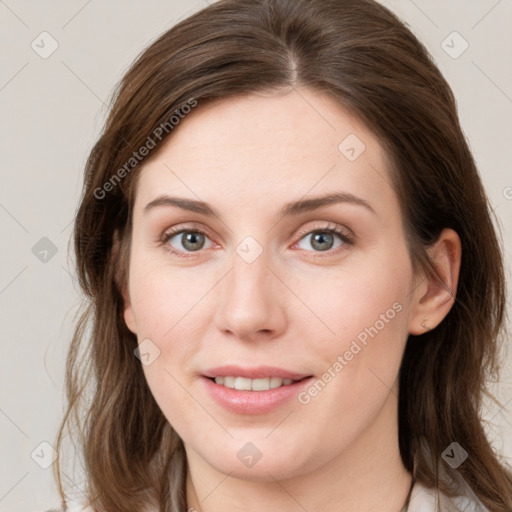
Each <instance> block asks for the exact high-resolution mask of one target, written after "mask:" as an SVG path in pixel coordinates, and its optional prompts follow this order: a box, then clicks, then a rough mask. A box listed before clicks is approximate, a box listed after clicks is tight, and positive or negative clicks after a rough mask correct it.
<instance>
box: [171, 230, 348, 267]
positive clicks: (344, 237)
mask: <svg viewBox="0 0 512 512" xmlns="http://www.w3.org/2000/svg"><path fill="white" fill-rule="evenodd" d="M181 233H200V234H202V235H205V236H208V233H206V232H205V231H203V230H202V229H198V228H183V227H177V228H171V229H170V230H169V231H166V232H165V233H164V235H163V237H162V240H161V243H162V244H163V245H165V248H166V250H167V251H169V252H170V253H171V254H173V255H175V256H178V257H179V258H184V259H189V258H193V257H195V256H196V254H195V253H198V252H200V250H199V251H194V252H191V253H182V252H181V251H176V250H174V249H173V248H171V246H170V245H169V244H168V242H169V240H171V238H173V237H174V236H176V235H178V234H181ZM313 233H331V234H333V235H338V236H339V237H340V239H341V240H342V242H343V245H342V246H341V247H337V248H336V249H329V250H328V251H307V252H313V253H314V252H317V253H321V252H326V253H327V256H323V255H321V254H317V255H314V256H313V258H325V257H328V256H332V255H333V252H334V254H337V253H338V252H339V249H341V250H344V249H347V248H349V247H350V246H351V245H353V244H354V239H353V238H352V236H349V235H348V234H347V233H346V232H343V231H341V230H340V229H338V228H336V227H332V225H330V224H329V225H322V226H315V227H314V228H313V229H311V228H310V229H308V230H305V231H302V232H300V233H299V235H298V236H299V240H298V242H300V241H301V240H302V239H303V238H304V237H305V236H306V235H311V234H313ZM208 238H209V237H208ZM298 242H296V243H298Z"/></svg>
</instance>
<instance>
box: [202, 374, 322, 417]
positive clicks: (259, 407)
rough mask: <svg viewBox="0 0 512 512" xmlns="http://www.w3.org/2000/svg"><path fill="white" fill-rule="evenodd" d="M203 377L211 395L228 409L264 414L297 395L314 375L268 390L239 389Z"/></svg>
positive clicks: (244, 412) (237, 411)
mask: <svg viewBox="0 0 512 512" xmlns="http://www.w3.org/2000/svg"><path fill="white" fill-rule="evenodd" d="M202 379H203V381H204V383H205V385H206V389H207V390H208V392H209V393H210V395H211V397H212V398H213V399H214V400H215V401H216V402H217V403H218V404H219V405H221V406H222V407H224V408H225V409H227V410H228V411H231V412H235V413H238V414H264V413H267V412H270V411H273V410H274V409H277V408H278V407H279V406H281V405H283V404H284V403H286V402H288V401H289V400H290V399H292V398H293V397H296V396H297V395H298V394H299V393H300V391H301V389H302V388H304V387H305V386H307V385H308V384H309V383H310V382H311V380H312V379H313V377H308V378H306V379H303V380H300V381H297V382H294V383H293V384H288V385H287V386H280V387H278V388H274V389H269V390H268V391H239V390H237V389H232V388H227V387H226V386H221V385H220V384H216V383H215V382H214V381H213V380H211V379H209V378H208V377H202Z"/></svg>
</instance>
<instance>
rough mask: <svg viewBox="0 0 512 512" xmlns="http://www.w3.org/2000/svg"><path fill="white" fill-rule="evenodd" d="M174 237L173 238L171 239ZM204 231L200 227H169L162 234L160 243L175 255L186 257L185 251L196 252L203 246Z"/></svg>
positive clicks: (206, 237) (205, 237)
mask: <svg viewBox="0 0 512 512" xmlns="http://www.w3.org/2000/svg"><path fill="white" fill-rule="evenodd" d="M173 239H175V240H173ZM206 239H208V240H209V238H208V236H207V235H206V233H205V232H204V231H202V230H200V229H183V228H182V229H180V228H177V229H171V230H170V231H167V232H166V233H165V234H164V237H163V239H162V243H163V244H165V246H166V247H167V249H168V250H169V251H170V252H171V253H172V254H175V255H176V256H180V257H183V258H188V257H190V256H187V255H186V254H183V253H187V252H197V251H200V250H201V249H203V248H204V245H205V240H206Z"/></svg>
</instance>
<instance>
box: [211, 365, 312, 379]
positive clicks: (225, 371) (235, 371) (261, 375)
mask: <svg viewBox="0 0 512 512" xmlns="http://www.w3.org/2000/svg"><path fill="white" fill-rule="evenodd" d="M203 375H204V376H205V377H210V378H214V377H245V378H248V379H265V378H269V377H280V378H282V379H292V380H301V379H304V378H305V377H311V374H307V373H297V372H292V371H290V370H286V369H284V368H278V367H276V366H255V367H252V368H248V367H245V368H242V367H241V366H236V365H228V366H217V367H215V368H209V369H208V370H206V371H205V372H203Z"/></svg>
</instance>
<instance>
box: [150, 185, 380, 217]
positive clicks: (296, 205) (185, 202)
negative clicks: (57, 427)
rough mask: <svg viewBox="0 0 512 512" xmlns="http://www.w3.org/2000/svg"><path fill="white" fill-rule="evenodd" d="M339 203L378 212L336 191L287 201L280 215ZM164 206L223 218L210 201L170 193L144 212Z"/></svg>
mask: <svg viewBox="0 0 512 512" xmlns="http://www.w3.org/2000/svg"><path fill="white" fill-rule="evenodd" d="M338 203H348V204H354V205H357V206H362V207H364V208H366V209H367V210H368V211H370V212H372V213H373V214H375V215H377V213H376V212H375V210H374V209H373V208H372V206H371V205H370V203H368V201H366V200H365V199H362V198H361V197H357V196H355V195H354V194H351V193H349V192H336V193H332V194H327V195H323V196H318V197H313V198H311V199H301V200H298V201H292V202H291V203H287V204H285V205H284V207H283V208H281V210H280V211H279V216H280V217H286V216H290V215H300V214H302V213H307V212H310V211H314V210H317V209H319V208H322V207H324V206H329V205H332V204H338ZM162 206H168V207H169V206H171V207H172V206H174V207H176V208H180V209H182V210H186V211H189V212H194V213H200V214H202V215H206V216H207V217H218V218H219V219H220V218H221V216H220V214H219V212H218V211H217V210H216V209H215V208H214V207H213V206H211V205H209V204H208V203H205V202H203V201H196V200H194V199H185V198H182V197H173V196H168V195H162V196H159V197H157V198H156V199H154V200H153V201H151V202H150V203H148V204H147V205H146V206H145V208H144V214H146V213H148V212H149V211H150V210H153V209H154V208H158V207H162Z"/></svg>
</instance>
